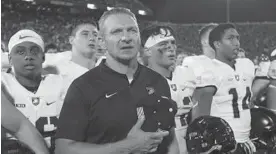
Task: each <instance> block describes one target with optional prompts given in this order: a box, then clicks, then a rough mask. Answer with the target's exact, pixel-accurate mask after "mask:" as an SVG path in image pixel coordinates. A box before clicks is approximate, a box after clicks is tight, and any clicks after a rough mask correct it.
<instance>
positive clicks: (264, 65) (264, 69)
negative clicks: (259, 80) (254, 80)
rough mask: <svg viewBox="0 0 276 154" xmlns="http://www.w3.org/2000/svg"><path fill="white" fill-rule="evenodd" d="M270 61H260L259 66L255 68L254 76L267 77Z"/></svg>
mask: <svg viewBox="0 0 276 154" xmlns="http://www.w3.org/2000/svg"><path fill="white" fill-rule="evenodd" d="M269 66H270V61H265V62H260V64H259V67H258V68H257V70H256V77H267V75H268V70H269Z"/></svg>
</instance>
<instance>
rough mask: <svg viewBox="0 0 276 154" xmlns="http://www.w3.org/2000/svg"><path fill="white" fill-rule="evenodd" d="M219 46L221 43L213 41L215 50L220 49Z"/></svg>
mask: <svg viewBox="0 0 276 154" xmlns="http://www.w3.org/2000/svg"><path fill="white" fill-rule="evenodd" d="M220 44H221V43H220V42H219V41H215V42H214V46H215V48H216V49H218V48H220Z"/></svg>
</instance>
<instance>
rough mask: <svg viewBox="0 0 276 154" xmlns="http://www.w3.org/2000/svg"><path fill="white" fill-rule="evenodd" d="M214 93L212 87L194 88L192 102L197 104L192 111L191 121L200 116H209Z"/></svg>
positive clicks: (214, 90)
mask: <svg viewBox="0 0 276 154" xmlns="http://www.w3.org/2000/svg"><path fill="white" fill-rule="evenodd" d="M215 92H216V88H215V87H214V86H206V87H200V88H196V90H195V92H194V95H193V100H195V101H196V102H197V104H196V105H195V106H194V108H193V110H192V120H194V119H196V118H197V117H200V116H204V115H210V111H211V104H212V100H213V95H214V94H215Z"/></svg>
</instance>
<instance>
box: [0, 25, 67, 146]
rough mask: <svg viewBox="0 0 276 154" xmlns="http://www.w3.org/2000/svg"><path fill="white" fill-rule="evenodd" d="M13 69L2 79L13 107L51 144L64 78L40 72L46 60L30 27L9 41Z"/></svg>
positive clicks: (38, 39) (42, 43) (3, 75)
mask: <svg viewBox="0 0 276 154" xmlns="http://www.w3.org/2000/svg"><path fill="white" fill-rule="evenodd" d="M8 48H9V61H10V64H11V66H12V69H13V71H12V73H2V78H1V80H2V82H3V84H4V85H5V87H6V88H7V91H8V92H9V93H10V94H11V96H12V97H13V99H14V105H15V107H16V108H17V109H18V110H19V111H21V112H22V113H23V115H25V116H26V117H27V118H28V119H29V120H30V122H31V123H32V124H33V125H35V126H36V128H37V129H38V130H39V131H40V133H41V134H42V136H43V137H44V138H45V140H46V143H47V144H48V146H49V147H50V146H51V143H53V142H51V140H52V139H53V138H52V137H53V136H54V135H55V130H56V124H57V120H58V116H59V113H60V109H61V106H62V103H63V100H62V98H61V95H62V94H63V93H64V92H63V91H62V90H63V89H64V87H63V80H62V78H61V77H59V76H57V75H46V76H44V75H42V63H43V62H44V60H45V54H44V42H43V40H42V37H41V36H40V35H38V34H37V33H36V32H34V31H32V30H27V29H24V30H20V31H18V32H17V33H16V34H14V35H13V36H12V37H11V38H10V41H9V44H8Z"/></svg>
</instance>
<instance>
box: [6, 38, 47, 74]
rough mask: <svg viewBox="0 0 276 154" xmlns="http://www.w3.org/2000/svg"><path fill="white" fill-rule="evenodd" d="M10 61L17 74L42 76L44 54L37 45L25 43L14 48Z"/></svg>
mask: <svg viewBox="0 0 276 154" xmlns="http://www.w3.org/2000/svg"><path fill="white" fill-rule="evenodd" d="M9 60H10V63H11V65H12V66H13V67H14V71H15V73H16V74H19V75H21V76H28V77H33V76H36V75H41V72H42V63H43V62H44V53H43V51H42V49H41V48H40V47H39V46H38V45H37V44H35V43H32V42H23V43H20V44H18V45H16V46H15V47H13V48H12V50H11V53H10V55H9Z"/></svg>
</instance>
